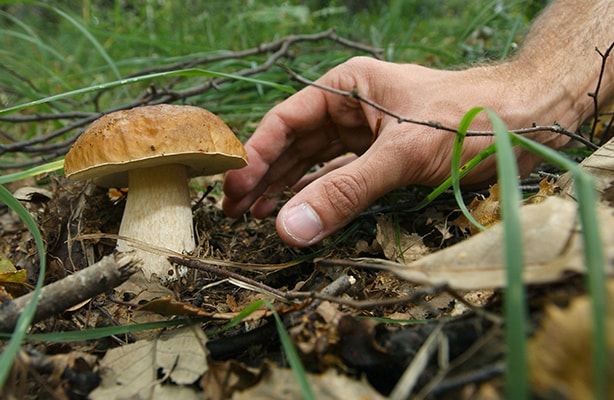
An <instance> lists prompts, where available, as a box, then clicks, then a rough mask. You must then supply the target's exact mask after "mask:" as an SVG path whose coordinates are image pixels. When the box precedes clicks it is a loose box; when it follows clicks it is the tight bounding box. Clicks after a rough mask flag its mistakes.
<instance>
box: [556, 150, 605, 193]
mask: <svg viewBox="0 0 614 400" xmlns="http://www.w3.org/2000/svg"><path fill="white" fill-rule="evenodd" d="M580 167H581V168H582V169H583V170H585V171H586V172H588V173H590V174H591V175H592V176H593V178H594V180H595V187H596V189H597V192H598V193H599V194H600V197H601V199H602V200H606V201H605V202H606V204H607V203H608V202H607V199H605V198H604V193H605V192H606V191H607V190H608V189H610V188H611V187H612V186H613V185H614V139H610V141H609V142H607V143H606V144H604V145H603V146H601V147H600V148H599V149H597V150H596V151H595V152H594V153H593V154H591V155H590V156H589V157H587V158H586V159H584V160H583V161H582V162H581V163H580ZM557 185H558V186H559V187H560V188H561V197H563V198H570V199H574V200H575V199H576V193H575V187H574V182H573V176H572V174H571V173H570V172H566V173H565V174H563V175H561V177H560V178H559V180H558V181H557Z"/></svg>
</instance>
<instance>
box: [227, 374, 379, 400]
mask: <svg viewBox="0 0 614 400" xmlns="http://www.w3.org/2000/svg"><path fill="white" fill-rule="evenodd" d="M307 378H308V380H309V384H310V385H311V389H312V390H313V394H314V397H315V398H316V399H328V400H335V399H338V400H346V399H360V400H378V399H384V397H383V396H382V395H380V394H379V393H378V392H376V391H375V390H374V389H373V388H372V387H371V385H369V384H368V383H367V382H365V381H359V380H355V379H352V378H349V377H347V376H346V375H340V374H339V373H338V372H336V371H335V370H334V369H329V370H328V371H327V372H326V373H324V374H321V375H315V374H308V375H307ZM301 398H303V396H302V394H301V391H300V388H299V386H298V384H297V382H296V378H295V376H294V373H293V372H292V371H291V370H289V369H285V368H279V367H276V366H271V367H270V369H269V370H268V371H267V372H266V373H265V376H264V378H263V379H262V381H261V382H260V383H259V384H258V385H256V386H253V387H251V388H249V389H247V390H245V391H243V392H238V393H235V395H234V396H233V399H235V400H270V399H301Z"/></svg>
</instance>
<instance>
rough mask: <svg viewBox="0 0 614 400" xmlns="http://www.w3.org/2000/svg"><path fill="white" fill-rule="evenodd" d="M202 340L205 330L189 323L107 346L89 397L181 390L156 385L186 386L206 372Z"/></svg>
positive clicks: (164, 396) (144, 395)
mask: <svg viewBox="0 0 614 400" xmlns="http://www.w3.org/2000/svg"><path fill="white" fill-rule="evenodd" d="M206 342H207V337H206V336H205V333H204V332H203V331H202V330H201V329H200V328H199V327H196V326H190V327H183V328H178V329H173V330H169V331H164V332H162V334H160V336H159V338H157V339H153V340H139V341H137V342H135V343H132V344H128V345H125V346H122V347H118V348H115V349H111V350H109V351H108V352H107V354H106V355H105V356H104V358H103V359H102V361H101V362H100V365H101V371H102V372H101V375H102V383H101V384H100V386H99V387H98V388H96V389H95V390H94V391H93V392H92V393H91V394H90V398H91V399H93V400H96V399H109V398H130V397H134V398H147V399H155V398H158V399H167V398H169V397H167V394H168V390H174V391H177V390H182V389H169V388H162V387H160V386H162V382H163V381H164V380H166V379H167V378H168V379H169V380H170V381H172V382H174V383H175V384H176V385H178V386H181V385H188V386H189V385H192V384H193V383H194V382H196V381H197V380H198V379H199V378H200V377H201V376H202V375H203V374H204V373H205V372H206V371H207V354H208V351H207V348H206ZM159 371H160V372H161V375H162V377H163V378H162V379H160V378H159V375H158V373H159ZM181 398H185V397H181Z"/></svg>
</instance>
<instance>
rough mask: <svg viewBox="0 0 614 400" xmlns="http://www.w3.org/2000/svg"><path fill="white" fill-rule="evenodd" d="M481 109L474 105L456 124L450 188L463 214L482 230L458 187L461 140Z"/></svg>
mask: <svg viewBox="0 0 614 400" xmlns="http://www.w3.org/2000/svg"><path fill="white" fill-rule="evenodd" d="M482 110H483V108H481V107H476V108H473V109H471V110H469V111H468V112H467V113H466V114H465V116H464V117H463V119H462V120H461V122H460V124H459V126H458V132H457V134H456V139H455V140H454V148H453V149H452V166H451V177H450V178H451V181H452V188H453V189H454V198H455V199H456V203H457V204H458V206H459V207H460V209H461V211H462V213H463V215H465V217H466V218H467V219H468V220H469V222H471V223H472V224H473V225H475V226H477V227H478V228H479V229H481V230H484V229H486V228H484V227H483V226H482V224H480V223H479V222H478V221H476V220H475V218H473V215H471V213H470V212H469V210H468V209H467V206H466V205H465V202H464V201H463V195H462V191H461V189H460V178H461V177H460V174H461V172H462V171H461V165H460V163H461V155H462V150H463V142H464V141H465V137H466V136H467V130H468V129H469V125H470V124H471V121H473V119H474V118H475V116H476V115H477V114H478V113H480V112H481V111H482Z"/></svg>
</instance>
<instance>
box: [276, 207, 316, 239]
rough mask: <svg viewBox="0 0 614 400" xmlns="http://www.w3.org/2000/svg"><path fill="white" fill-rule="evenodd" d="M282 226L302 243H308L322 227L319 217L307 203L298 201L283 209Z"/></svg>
mask: <svg viewBox="0 0 614 400" xmlns="http://www.w3.org/2000/svg"><path fill="white" fill-rule="evenodd" d="M282 227H283V229H284V230H285V231H286V233H287V234H288V235H290V236H291V237H292V238H293V239H294V240H296V241H297V242H301V243H303V244H310V243H311V241H312V240H313V239H315V238H316V237H317V236H318V235H319V234H320V233H322V229H323V228H322V221H321V220H320V217H319V216H318V214H316V213H315V211H313V208H311V207H310V206H309V204H307V203H300V204H299V205H297V206H294V207H292V208H290V209H289V210H287V211H285V212H284V213H283V215H282Z"/></svg>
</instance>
